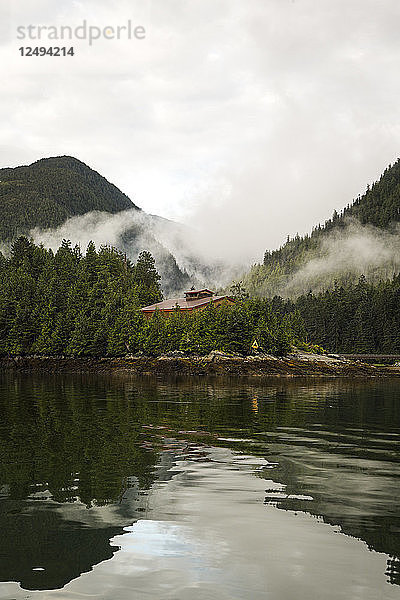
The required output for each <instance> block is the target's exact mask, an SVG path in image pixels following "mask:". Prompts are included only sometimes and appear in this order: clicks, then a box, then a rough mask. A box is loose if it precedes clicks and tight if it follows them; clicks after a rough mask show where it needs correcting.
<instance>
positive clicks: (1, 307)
mask: <svg viewBox="0 0 400 600" xmlns="http://www.w3.org/2000/svg"><path fill="white" fill-rule="evenodd" d="M161 297H162V294H161V289H160V276H159V274H158V273H157V271H156V268H155V264H154V259H153V257H152V256H151V254H150V253H149V252H142V253H141V254H140V255H139V257H138V260H137V262H136V263H135V264H133V263H131V262H130V261H129V260H127V259H126V258H125V256H124V255H123V254H122V253H120V252H119V251H118V250H116V249H114V248H110V247H101V248H100V249H99V250H98V251H97V250H96V248H95V246H94V244H93V243H92V242H91V243H90V244H89V245H88V248H87V250H86V253H85V254H84V255H83V254H82V253H81V251H80V249H79V247H78V246H75V247H74V248H72V247H71V244H70V242H68V241H64V242H63V243H62V245H61V247H60V248H59V249H58V250H57V252H56V253H53V251H52V250H49V249H45V248H44V247H43V246H37V245H35V244H34V243H33V242H32V241H29V240H28V239H27V238H26V237H23V236H22V237H20V238H18V239H17V240H16V241H15V242H14V243H13V244H12V247H11V253H10V256H9V257H8V258H5V257H4V256H2V255H0V352H1V353H2V354H3V355H5V354H6V355H22V354H40V355H53V356H54V355H58V356H59V355H70V356H121V355H126V354H127V353H136V352H140V351H141V352H144V353H146V354H149V355H153V356H157V355H160V354H162V353H164V352H168V351H174V350H183V351H186V352H194V353H197V354H208V353H209V352H210V351H211V350H221V351H229V352H240V353H242V354H248V353H250V352H251V345H252V342H253V341H254V339H255V338H257V340H258V343H259V344H260V347H261V348H262V349H264V350H265V351H267V352H272V353H275V354H284V353H286V352H288V351H289V350H290V348H291V346H292V344H299V343H301V342H302V338H303V336H304V327H303V322H302V320H301V318H300V317H299V315H298V314H297V312H296V311H295V310H294V309H292V310H291V311H281V312H279V311H275V310H274V308H273V303H272V301H269V300H255V299H253V300H251V299H242V300H238V302H237V305H236V306H235V307H234V308H229V307H226V308H214V307H212V306H211V307H210V308H208V309H206V310H204V311H199V312H196V313H194V314H193V315H188V316H186V315H183V314H181V313H180V311H179V310H177V311H176V313H175V314H173V315H172V316H171V317H170V318H168V319H165V318H164V317H163V316H161V315H160V314H157V313H156V314H155V316H154V317H153V318H152V319H150V320H145V319H144V317H143V315H142V312H141V310H140V307H142V306H145V305H148V304H152V303H154V302H157V301H158V300H160V299H161Z"/></svg>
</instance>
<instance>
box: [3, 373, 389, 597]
mask: <svg viewBox="0 0 400 600" xmlns="http://www.w3.org/2000/svg"><path fill="white" fill-rule="evenodd" d="M399 392H400V381H391V380H390V381H389V380H385V381H384V380H381V381H379V380H361V381H359V380H353V381H351V380H314V381H310V380H309V381H298V380H296V381H294V380H292V381H290V380H278V379H276V380H269V381H267V382H258V381H254V380H252V381H246V380H221V381H220V380H211V379H208V380H207V379H180V380H179V379H177V380H175V379H171V380H162V381H161V380H157V379H154V378H142V379H135V378H133V377H129V376H123V377H122V376H121V377H117V376H115V377H103V376H96V377H95V376H93V377H89V376H86V377H84V376H82V377H81V376H53V377H51V376H48V377H38V376H36V377H34V376H28V375H26V376H22V375H21V376H14V375H11V374H3V375H2V376H1V378H0V410H1V415H2V420H1V425H0V531H1V539H0V600H4V599H7V600H11V599H18V600H19V599H22V598H23V599H27V598H35V599H37V600H44V599H46V600H47V599H54V600H61V599H71V600H83V599H88V598H101V599H104V600H125V599H126V600H128V599H135V600H141V599H142V598H143V599H149V598H150V599H152V598H154V599H159V598H160V599H164V598H165V599H166V598H168V599H174V600H181V599H182V600H183V599H190V600H196V599H202V600H205V599H207V600H208V599H210V600H211V599H218V600H219V599H222V600H224V599H235V600H236V599H246V600H247V599H248V600H258V599H265V598H271V599H273V600H291V599H293V600H294V599H296V600H303V599H304V600H305V599H307V600H309V598H323V599H324V600H325V599H335V600H336V599H342V598H343V599H346V600H348V599H352V600H353V599H354V600H357V599H362V600H366V599H368V600H369V599H371V600H379V599H386V598H398V597H400V587H399V585H400V506H399V483H400V479H399V477H400V464H399V447H400V397H399Z"/></svg>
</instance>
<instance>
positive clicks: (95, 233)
mask: <svg viewBox="0 0 400 600" xmlns="http://www.w3.org/2000/svg"><path fill="white" fill-rule="evenodd" d="M124 211H129V212H124ZM116 219H118V220H117V222H116ZM152 219H153V217H151V216H150V215H147V214H146V213H145V212H144V211H142V210H141V209H140V208H138V207H137V206H136V205H135V204H134V203H133V202H132V201H131V200H130V199H129V198H128V196H126V195H125V194H124V193H122V192H121V191H120V190H119V189H118V188H117V187H116V186H115V185H113V184H112V183H110V182H109V181H107V179H105V178H104V177H102V176H101V175H100V174H99V173H97V171H94V170H93V169H91V168H90V167H88V166H87V165H85V164H84V163H83V162H81V161H80V160H78V159H76V158H74V157H72V156H57V157H52V158H43V159H41V160H38V161H36V162H34V163H32V164H31V165H28V166H20V167H15V168H5V169H0V242H3V243H4V244H6V245H9V244H10V243H11V242H12V241H13V240H15V239H16V238H17V237H18V236H19V235H28V236H32V237H33V238H34V239H35V241H36V242H37V243H43V244H44V245H45V246H46V245H47V246H50V247H58V245H59V244H60V243H61V241H62V239H64V238H65V239H71V240H73V242H74V243H78V244H79V245H80V246H81V247H82V249H85V248H86V246H87V243H88V241H89V240H90V239H93V237H94V238H96V241H97V245H98V246H100V245H115V246H116V247H117V248H119V250H121V251H123V252H125V253H126V254H127V256H128V257H129V258H130V259H131V260H136V258H137V256H138V254H139V253H140V252H142V251H143V250H149V251H150V252H152V254H153V255H154V256H155V258H156V260H157V268H158V270H159V272H160V274H161V277H162V287H163V290H164V293H166V294H169V293H171V292H172V291H175V290H180V289H182V288H185V287H187V286H188V285H189V281H190V279H189V276H188V274H187V273H186V272H185V271H184V269H181V268H179V266H178V264H177V262H176V259H175V257H174V256H173V254H172V253H171V251H170V250H169V248H168V247H165V245H164V244H163V243H162V242H161V243H160V241H159V240H158V238H157V237H156V235H155V234H154V231H153V229H154V228H153V225H152ZM99 230H100V231H99Z"/></svg>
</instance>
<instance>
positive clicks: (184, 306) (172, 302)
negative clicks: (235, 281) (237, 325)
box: [142, 296, 232, 312]
mask: <svg viewBox="0 0 400 600" xmlns="http://www.w3.org/2000/svg"><path fill="white" fill-rule="evenodd" d="M223 298H228V299H229V300H232V299H231V298H230V297H229V296H205V297H204V298H197V299H196V300H189V301H188V300H187V299H186V298H170V299H169V300H163V301H162V302H157V303H156V304H150V305H149V306H144V307H143V308H142V311H143V312H153V311H155V310H157V309H158V310H174V308H176V307H177V306H179V308H180V309H181V310H190V309H191V308H194V307H195V306H202V305H203V304H208V303H209V302H215V301H216V300H222V299H223Z"/></svg>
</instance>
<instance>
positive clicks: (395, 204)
mask: <svg viewBox="0 0 400 600" xmlns="http://www.w3.org/2000/svg"><path fill="white" fill-rule="evenodd" d="M399 221H400V160H397V162H396V163H395V164H394V165H390V166H389V167H388V168H387V169H386V170H385V172H384V173H383V175H382V176H381V178H380V179H379V181H377V182H376V183H374V184H373V185H372V186H371V187H369V186H368V188H367V191H366V192H365V194H363V195H362V196H359V197H358V198H357V199H356V200H355V201H354V202H353V203H352V204H349V205H348V206H346V207H345V208H344V209H343V210H342V212H341V213H340V214H338V213H337V212H336V211H335V212H334V213H333V216H332V218H331V219H329V220H328V221H326V222H325V224H324V225H318V226H317V227H315V228H314V229H313V230H312V233H311V234H307V235H305V236H302V237H301V236H299V235H296V236H295V237H294V238H293V239H289V238H288V240H287V242H286V243H285V244H283V246H282V247H281V248H279V249H278V250H273V251H266V252H265V255H264V261H263V263H262V264H256V265H254V266H253V267H252V269H251V270H250V272H249V273H248V274H246V276H245V277H244V284H245V287H246V288H247V290H248V291H249V292H250V293H252V294H256V295H262V296H273V295H274V294H281V295H284V296H297V295H299V294H302V293H306V292H307V291H308V290H310V289H312V290H313V291H321V290H324V289H328V288H331V287H332V286H333V284H334V282H335V281H336V282H337V283H339V284H349V283H354V282H356V281H357V280H358V278H359V276H360V275H361V274H364V275H365V276H366V278H367V280H368V281H371V282H373V283H377V282H378V281H379V280H381V279H387V278H390V277H392V276H393V275H395V274H396V273H397V272H399V270H400V236H399V229H398V228H399V225H398V223H399Z"/></svg>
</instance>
